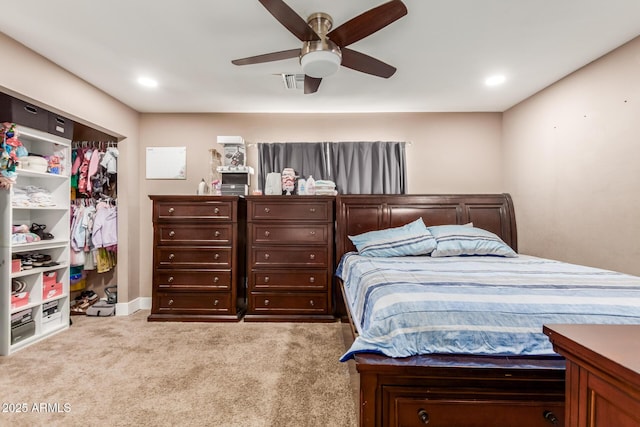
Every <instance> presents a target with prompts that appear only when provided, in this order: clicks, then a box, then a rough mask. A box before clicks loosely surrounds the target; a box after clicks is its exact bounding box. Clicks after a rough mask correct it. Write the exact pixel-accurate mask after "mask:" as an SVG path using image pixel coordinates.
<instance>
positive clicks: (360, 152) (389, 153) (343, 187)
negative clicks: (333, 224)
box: [329, 141, 407, 194]
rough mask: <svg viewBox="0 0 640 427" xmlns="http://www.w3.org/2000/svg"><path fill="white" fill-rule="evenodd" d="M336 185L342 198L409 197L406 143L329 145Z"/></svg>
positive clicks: (383, 142) (382, 142) (380, 142)
mask: <svg viewBox="0 0 640 427" xmlns="http://www.w3.org/2000/svg"><path fill="white" fill-rule="evenodd" d="M329 158H330V159H331V160H330V162H331V167H332V176H333V181H334V182H335V183H336V187H337V188H338V192H339V193H340V194H405V193H406V191H407V176H406V174H407V172H406V159H405V143H404V142H389V141H376V142H346V143H345V142H339V143H330V144H329Z"/></svg>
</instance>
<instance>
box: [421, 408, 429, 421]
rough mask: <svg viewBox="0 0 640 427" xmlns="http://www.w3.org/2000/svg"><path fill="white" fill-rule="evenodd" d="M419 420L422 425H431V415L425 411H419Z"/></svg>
mask: <svg viewBox="0 0 640 427" xmlns="http://www.w3.org/2000/svg"><path fill="white" fill-rule="evenodd" d="M418 419H419V420H420V422H421V423H422V424H429V413H428V412H427V411H425V410H424V409H422V408H420V409H418Z"/></svg>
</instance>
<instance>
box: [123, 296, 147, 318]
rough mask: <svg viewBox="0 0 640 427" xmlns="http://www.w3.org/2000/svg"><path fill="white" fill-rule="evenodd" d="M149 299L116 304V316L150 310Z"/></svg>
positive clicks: (144, 298) (137, 299)
mask: <svg viewBox="0 0 640 427" xmlns="http://www.w3.org/2000/svg"><path fill="white" fill-rule="evenodd" d="M150 309H151V297H140V298H136V299H134V300H133V301H129V302H119V303H116V316H128V315H130V314H133V313H135V312H136V311H138V310H150Z"/></svg>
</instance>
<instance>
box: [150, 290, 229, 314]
mask: <svg viewBox="0 0 640 427" xmlns="http://www.w3.org/2000/svg"><path fill="white" fill-rule="evenodd" d="M156 298H157V304H158V313H159V314H222V313H230V312H231V295H230V294H228V293H217V292H158V293H157V296H156Z"/></svg>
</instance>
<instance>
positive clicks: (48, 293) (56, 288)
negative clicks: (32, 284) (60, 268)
mask: <svg viewBox="0 0 640 427" xmlns="http://www.w3.org/2000/svg"><path fill="white" fill-rule="evenodd" d="M58 295H62V283H53V284H52V285H47V286H45V285H43V286H42V299H43V300H47V299H51V298H55V297H57V296H58Z"/></svg>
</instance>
